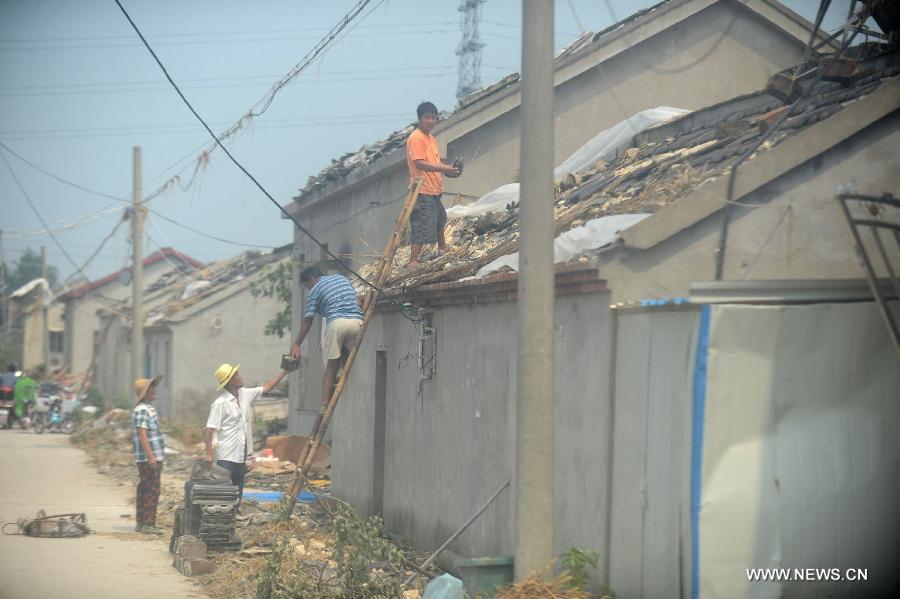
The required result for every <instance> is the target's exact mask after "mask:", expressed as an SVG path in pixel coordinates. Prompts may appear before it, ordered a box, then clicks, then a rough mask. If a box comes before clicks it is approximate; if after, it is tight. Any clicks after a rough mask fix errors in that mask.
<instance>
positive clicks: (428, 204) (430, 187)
mask: <svg viewBox="0 0 900 599" xmlns="http://www.w3.org/2000/svg"><path fill="white" fill-rule="evenodd" d="M416 115H417V116H418V117H419V126H418V127H417V128H416V130H415V131H413V132H412V133H411V134H410V136H409V139H407V140H406V164H407V166H408V167H409V180H410V183H412V181H414V180H415V179H416V177H422V188H421V189H420V190H419V199H418V200H417V201H416V206H415V208H413V212H412V216H411V217H410V221H409V223H410V228H411V229H412V231H411V235H410V248H409V250H410V251H409V264H408V265H407V266H410V267H415V266H418V265H419V254H420V253H422V246H423V245H424V244H426V243H435V242H437V244H438V251H439V252H441V253H443V252H445V251H447V240H446V239H445V238H444V226H445V225H446V224H447V211H446V210H444V205H443V204H441V194H442V193H443V192H444V181H443V175H447V176H448V177H458V176H459V175H460V170H459V167H457V166H455V165H453V164H450V163H449V162H447V161H446V160H443V159H442V158H441V154H440V151H439V150H438V143H437V140H436V139H435V138H434V136H433V135H431V130H432V129H434V126H435V125H436V124H437V122H438V111H437V107H436V106H435V105H434V104H432V103H431V102H422V103H421V104H419V106H418V108H416Z"/></svg>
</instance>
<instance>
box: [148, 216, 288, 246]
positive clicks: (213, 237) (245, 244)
mask: <svg viewBox="0 0 900 599" xmlns="http://www.w3.org/2000/svg"><path fill="white" fill-rule="evenodd" d="M144 208H145V209H146V210H147V212H149V213H150V214H152V215H153V216H157V217H159V218H161V219H163V220H164V221H166V222H167V223H171V224H173V225H176V226H178V227H181V228H182V229H185V230H187V231H190V232H191V233H195V234H197V235H200V236H201V237H206V238H207V239H212V240H215V241H221V242H222V243H230V244H231V245H239V246H241V247H248V248H259V249H264V250H267V249H272V247H273V246H271V245H258V244H255V243H241V242H239V241H232V240H231V239H225V238H222V237H216V236H215V235H210V234H209V233H204V232H203V231H200V230H198V229H195V228H193V227H189V226H188V225H185V224H184V223H180V222H178V221H177V220H175V219H172V218H169V217H168V216H166V215H164V214H160V213H159V212H157V211H156V210H153V209H152V208H147V207H146V206H144Z"/></svg>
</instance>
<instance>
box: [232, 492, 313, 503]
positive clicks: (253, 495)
mask: <svg viewBox="0 0 900 599" xmlns="http://www.w3.org/2000/svg"><path fill="white" fill-rule="evenodd" d="M282 497H284V493H282V492H281V491H244V499H247V500H249V501H255V502H257V503H274V502H276V501H281V499H282ZM318 499H319V498H318V497H316V496H315V495H313V494H312V493H307V492H306V491H300V494H299V495H297V500H298V501H300V503H315V502H316V501H318Z"/></svg>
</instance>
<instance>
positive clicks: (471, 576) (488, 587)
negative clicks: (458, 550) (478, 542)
mask: <svg viewBox="0 0 900 599" xmlns="http://www.w3.org/2000/svg"><path fill="white" fill-rule="evenodd" d="M456 568H457V570H459V573H460V574H461V575H462V580H463V587H464V588H465V590H466V596H468V597H493V596H494V593H496V591H497V587H502V586H506V585H508V584H512V581H513V558H512V557H475V558H471V559H458V560H456Z"/></svg>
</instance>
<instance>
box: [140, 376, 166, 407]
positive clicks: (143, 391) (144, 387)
mask: <svg viewBox="0 0 900 599" xmlns="http://www.w3.org/2000/svg"><path fill="white" fill-rule="evenodd" d="M161 380H162V375H161V374H157V375H156V376H155V377H153V378H152V379H138V380H136V381H135V382H134V392H135V393H137V398H138V401H142V400H143V399H144V396H145V395H147V391H148V390H149V389H150V387H155V386H156V385H157V384H158V383H159V381H161Z"/></svg>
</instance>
